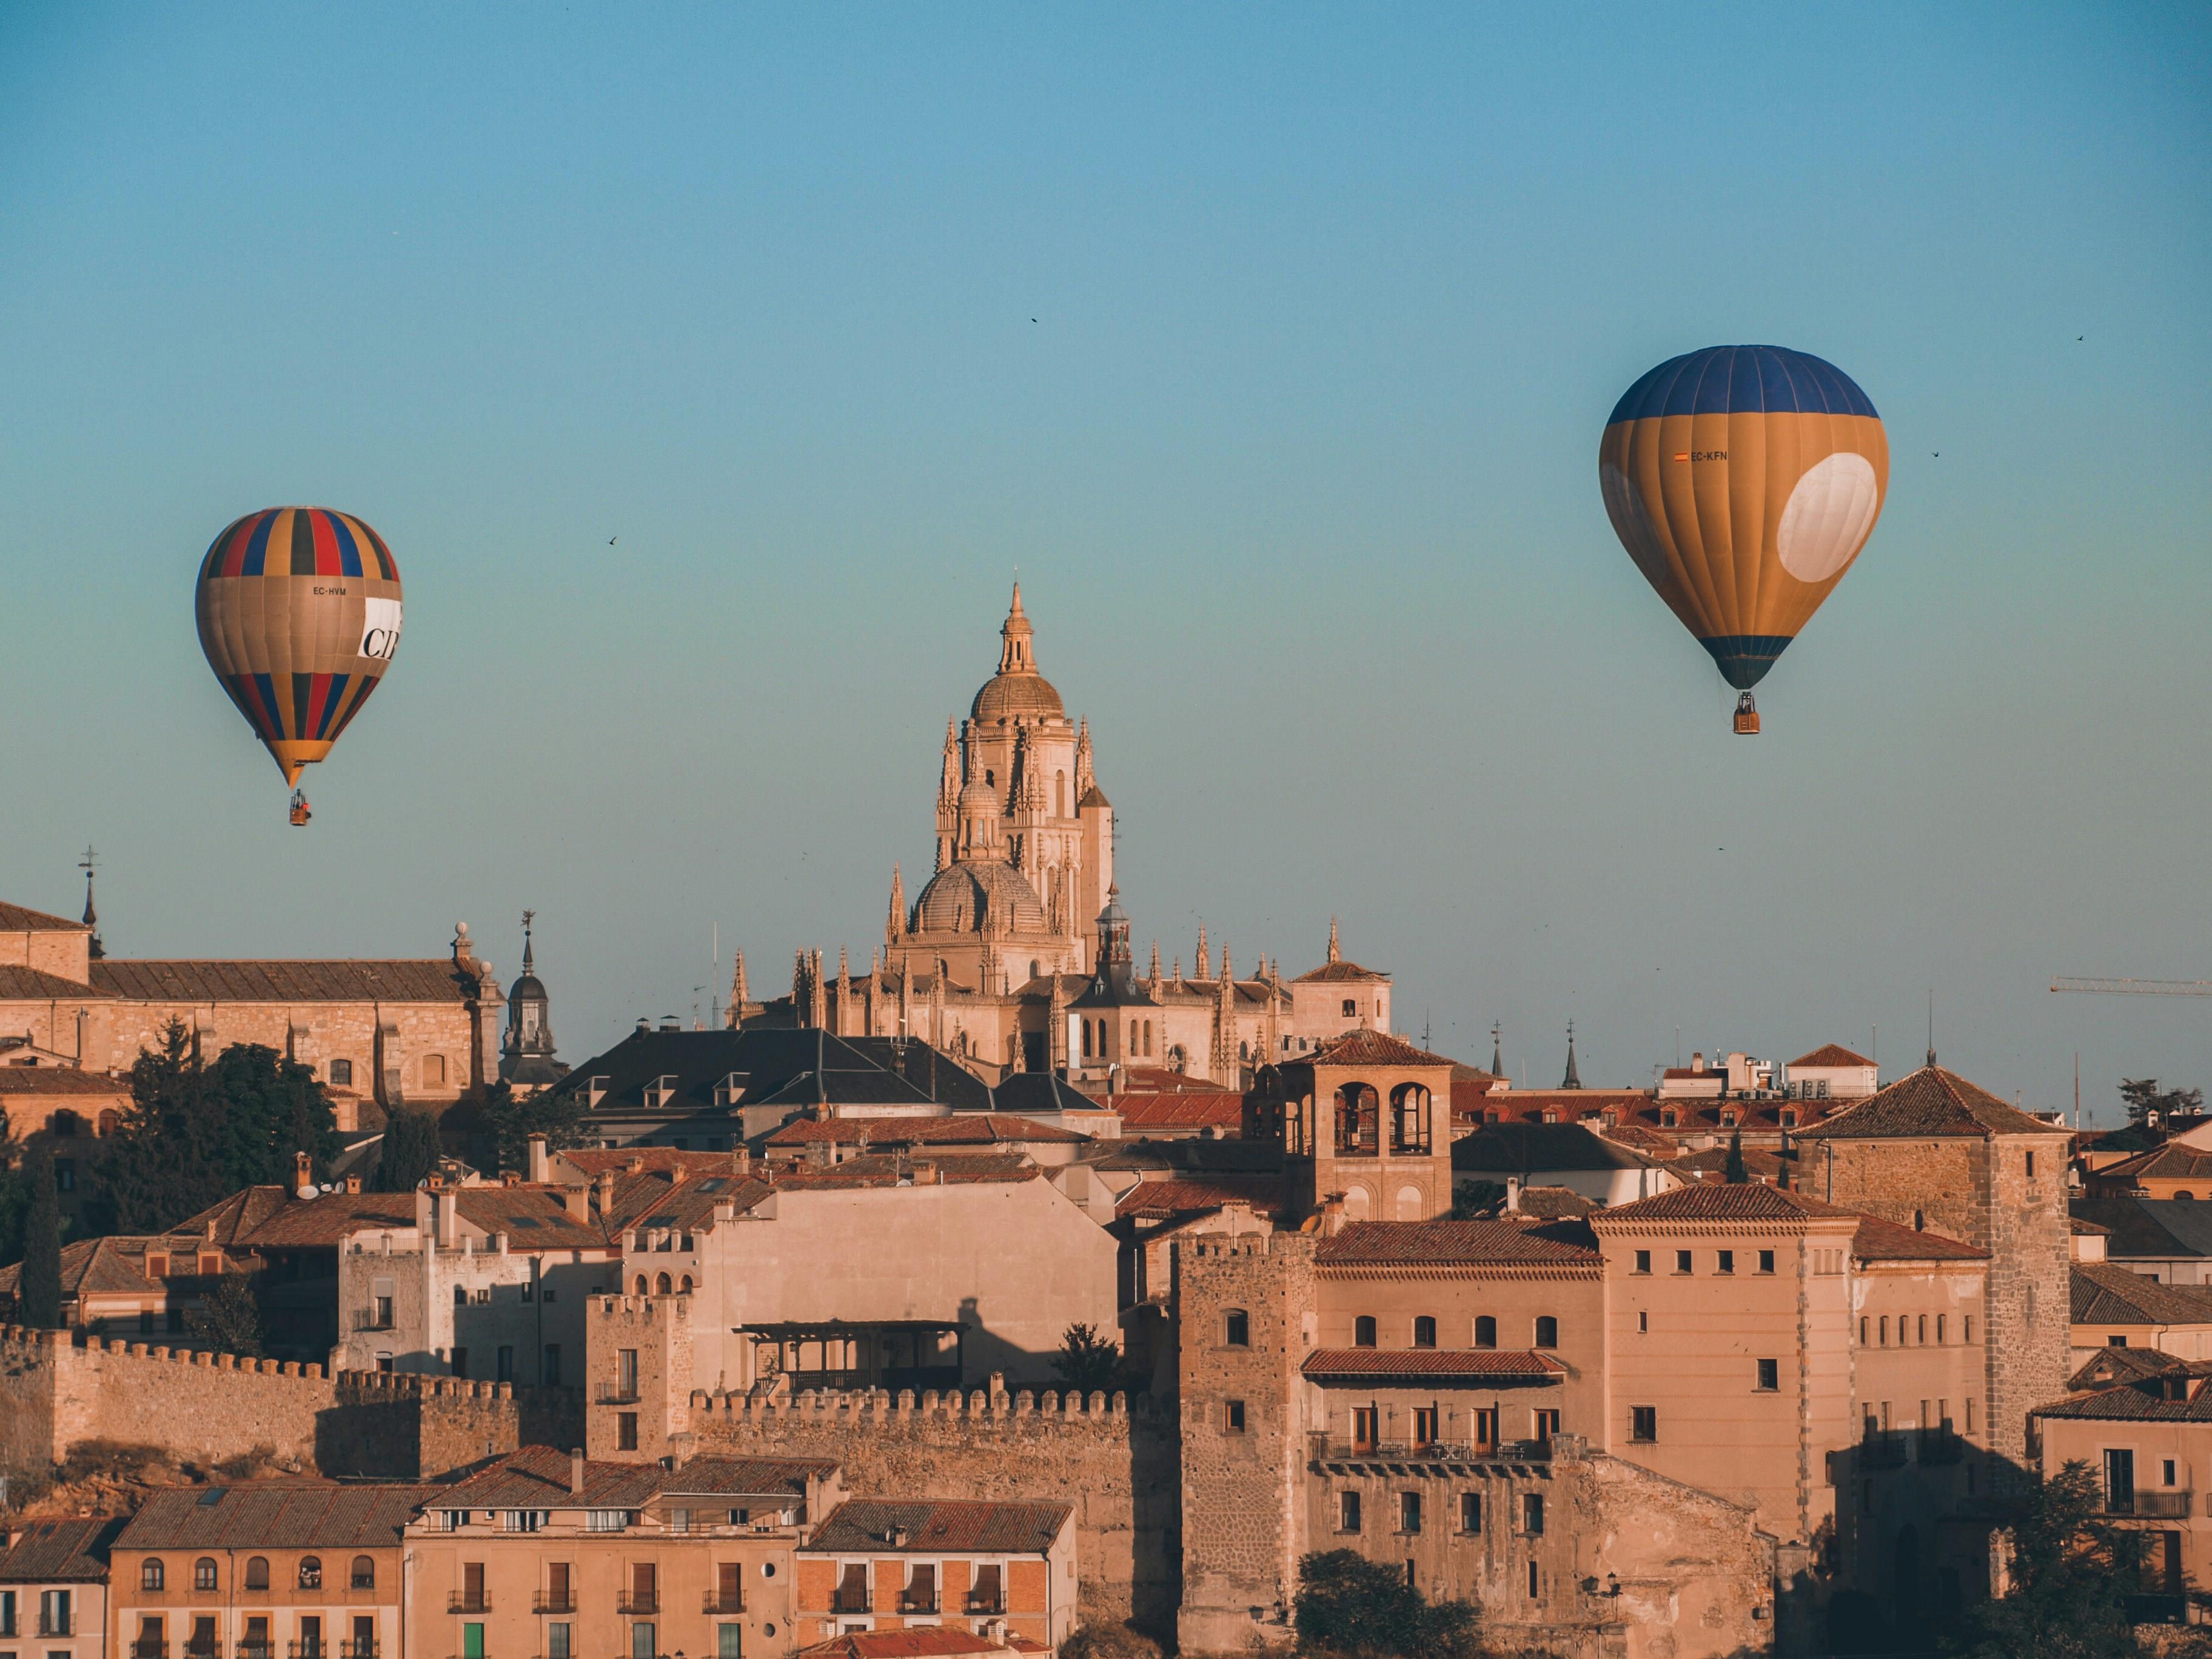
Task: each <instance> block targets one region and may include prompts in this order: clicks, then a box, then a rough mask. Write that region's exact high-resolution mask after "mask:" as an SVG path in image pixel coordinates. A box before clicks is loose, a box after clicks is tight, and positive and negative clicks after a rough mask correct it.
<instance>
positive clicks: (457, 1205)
mask: <svg viewBox="0 0 2212 1659" xmlns="http://www.w3.org/2000/svg"><path fill="white" fill-rule="evenodd" d="M436 1193H437V1200H438V1243H441V1244H443V1245H444V1246H445V1247H446V1248H447V1249H452V1248H453V1243H454V1241H455V1240H456V1239H457V1238H458V1237H459V1235H460V1231H461V1195H460V1194H459V1193H457V1192H455V1191H454V1190H453V1188H451V1187H448V1186H447V1185H446V1183H445V1182H442V1181H441V1182H439V1183H438V1185H437V1188H436Z"/></svg>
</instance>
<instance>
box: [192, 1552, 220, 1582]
mask: <svg viewBox="0 0 2212 1659" xmlns="http://www.w3.org/2000/svg"><path fill="white" fill-rule="evenodd" d="M192 1588H193V1589H203V1590H211V1589H215V1588H216V1572H215V1557H213V1556H212V1555H203V1556H202V1557H200V1559H198V1560H197V1561H195V1562H193V1563H192Z"/></svg>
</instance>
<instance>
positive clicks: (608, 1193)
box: [595, 1170, 615, 1217]
mask: <svg viewBox="0 0 2212 1659" xmlns="http://www.w3.org/2000/svg"><path fill="white" fill-rule="evenodd" d="M595 1184H596V1185H597V1186H598V1188H599V1214H600V1215H601V1216H602V1217H605V1216H606V1215H607V1214H609V1213H610V1212H611V1211H612V1210H613V1209H614V1207H615V1172H614V1171H613V1170H600V1171H599V1181H598V1182H596V1183H595Z"/></svg>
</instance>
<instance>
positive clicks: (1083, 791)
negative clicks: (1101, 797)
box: [1075, 714, 1097, 805]
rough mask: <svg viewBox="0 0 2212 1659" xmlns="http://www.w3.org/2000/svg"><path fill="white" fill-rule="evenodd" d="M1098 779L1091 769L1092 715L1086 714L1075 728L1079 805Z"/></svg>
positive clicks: (1076, 778)
mask: <svg viewBox="0 0 2212 1659" xmlns="http://www.w3.org/2000/svg"><path fill="white" fill-rule="evenodd" d="M1096 782H1097V779H1096V778H1095V777H1094V776H1092V775H1091V716H1090V715H1088V714H1085V715H1084V716H1083V718H1082V720H1080V721H1079V722H1078V724H1077V726H1076V728H1075V799H1076V803H1077V804H1078V805H1081V803H1082V800H1083V798H1084V797H1085V795H1087V794H1089V793H1091V786H1092V785H1093V784H1095V783H1096Z"/></svg>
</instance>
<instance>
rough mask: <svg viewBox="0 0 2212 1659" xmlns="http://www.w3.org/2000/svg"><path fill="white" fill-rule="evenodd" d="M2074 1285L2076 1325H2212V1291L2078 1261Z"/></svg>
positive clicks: (2121, 1268)
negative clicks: (2171, 1283) (2170, 1283)
mask: <svg viewBox="0 0 2212 1659" xmlns="http://www.w3.org/2000/svg"><path fill="white" fill-rule="evenodd" d="M2072 1284H2073V1302H2074V1312H2073V1321H2074V1323H2075V1324H2076V1325H2212V1290H2203V1289H2200V1288H2198V1287H2197V1286H2195V1285H2161V1284H2160V1283H2159V1282H2158V1280H2156V1279H2152V1278H2150V1277H2148V1275H2147V1274H2143V1273H2130V1272H2129V1271H2128V1270H2127V1269H2126V1268H2125V1267H2113V1266H2111V1265H2109V1264H2106V1263H2102V1262H2094V1261H2087V1262H2084V1261H2077V1262H2075V1264H2074V1266H2073V1269H2072Z"/></svg>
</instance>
